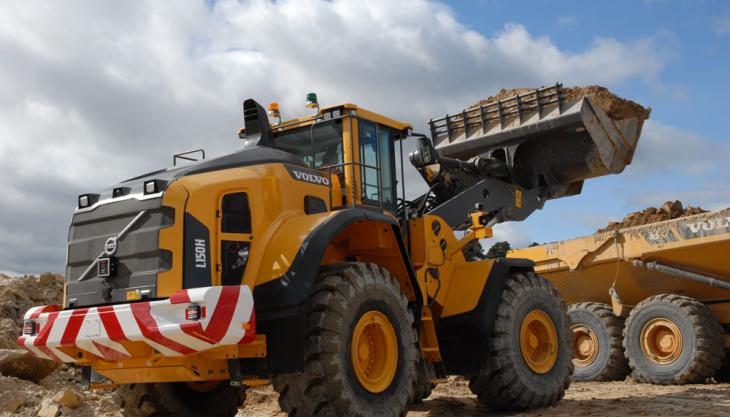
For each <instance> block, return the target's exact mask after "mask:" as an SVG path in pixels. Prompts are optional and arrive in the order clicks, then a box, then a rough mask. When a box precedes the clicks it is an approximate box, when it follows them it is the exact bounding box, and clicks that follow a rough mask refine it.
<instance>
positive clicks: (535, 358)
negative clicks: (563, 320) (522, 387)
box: [520, 310, 558, 374]
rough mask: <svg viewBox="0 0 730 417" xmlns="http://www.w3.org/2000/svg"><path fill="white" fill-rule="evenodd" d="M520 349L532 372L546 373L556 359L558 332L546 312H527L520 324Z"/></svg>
mask: <svg viewBox="0 0 730 417" xmlns="http://www.w3.org/2000/svg"><path fill="white" fill-rule="evenodd" d="M520 350H521V351H522V358H523V359H524V360H525V362H526V363H527V366H528V367H529V368H530V369H531V370H532V371H533V372H536V373H538V374H546V373H548V372H550V370H551V369H552V368H553V366H554V365H555V362H556V361H557V359H558V332H557V330H555V324H554V323H553V321H552V319H551V318H550V316H548V315H547V313H545V312H544V311H541V310H532V311H530V312H529V313H527V315H526V316H525V318H524V319H523V320H522V324H521V325H520Z"/></svg>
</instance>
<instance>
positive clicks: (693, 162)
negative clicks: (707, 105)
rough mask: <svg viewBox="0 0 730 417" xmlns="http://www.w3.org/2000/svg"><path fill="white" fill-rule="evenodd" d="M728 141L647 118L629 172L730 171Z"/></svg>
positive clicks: (696, 174) (693, 173)
mask: <svg viewBox="0 0 730 417" xmlns="http://www.w3.org/2000/svg"><path fill="white" fill-rule="evenodd" d="M729 153H730V145H729V144H728V143H727V142H715V141H712V140H709V139H707V138H705V137H702V136H700V135H699V134H697V133H696V132H691V131H686V130H682V129H678V128H675V127H672V126H668V125H666V124H663V123H660V122H655V121H653V120H647V121H646V123H645V124H644V130H643V134H642V136H641V139H640V140H639V144H638V147H637V150H636V154H635V156H634V160H633V162H632V163H631V166H630V168H628V169H627V173H628V174H629V175H632V176H646V175H656V176H661V175H667V174H673V173H674V174H676V173H681V174H683V175H686V176H690V177H699V176H703V175H705V174H708V173H715V174H718V173H720V172H724V173H726V174H725V175H727V174H728V173H730V170H728V166H727V164H726V162H725V160H724V159H725V158H724V156H726V155H728V154H729Z"/></svg>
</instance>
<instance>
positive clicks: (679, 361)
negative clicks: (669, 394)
mask: <svg viewBox="0 0 730 417" xmlns="http://www.w3.org/2000/svg"><path fill="white" fill-rule="evenodd" d="M728 253H730V209H725V210H720V211H715V212H707V213H702V214H697V215H693V216H688V217H680V218H676V219H672V220H666V221H661V222H657V223H652V224H646V225H641V226H634V227H628V228H623V229H618V230H615V231H609V232H604V233H597V234H595V235H591V236H585V237H579V238H576V239H571V240H565V241H560V242H553V243H548V244H544V245H539V246H534V247H530V248H525V249H519V250H513V251H510V252H509V254H508V256H509V257H519V258H523V257H524V258H528V259H532V260H534V261H535V269H536V271H538V272H539V273H540V274H541V275H543V276H545V277H546V278H547V279H549V280H550V281H551V282H552V283H553V284H554V285H555V286H556V287H557V288H558V289H559V291H560V293H561V295H562V297H563V298H564V299H565V301H566V302H567V303H569V304H571V308H572V309H573V310H572V312H571V314H572V318H573V321H574V327H573V330H574V333H575V335H576V340H578V342H576V346H575V348H576V357H577V359H576V375H577V376H578V378H579V380H606V379H620V378H622V377H623V376H625V374H626V373H625V371H622V369H621V368H622V366H621V365H617V364H618V363H621V362H622V361H624V360H625V359H628V361H629V364H630V365H631V369H632V370H633V374H634V377H635V378H636V379H637V380H639V381H643V382H654V383H663V384H667V383H687V382H703V381H704V379H705V378H709V377H712V376H713V375H714V377H715V378H716V379H718V380H723V381H724V380H727V378H728V375H729V371H730V367H729V365H728V363H730V362H729V361H728V359H730V264H728V262H727V254H728ZM673 309H674V310H676V311H675V312H674V313H671V311H673ZM611 310H612V312H611ZM614 316H615V318H612V317H614ZM647 317H648V318H647ZM651 317H653V319H651V320H649V318H651ZM692 317H695V318H692ZM696 317H700V318H696ZM624 319H626V328H625V329H624ZM641 320H646V321H645V322H642V321H641ZM652 320H653V321H652ZM683 320H685V321H686V323H685V324H686V325H685V326H684V327H683V326H681V325H679V324H678V323H680V322H682V321H683ZM692 323H694V324H692ZM652 326H653V327H652ZM703 326H709V328H707V329H706V328H704V327H703ZM708 329H710V330H708ZM708 332H709V334H710V335H711V336H703V334H708ZM611 335H613V336H611ZM705 337H709V338H710V340H704V338H705ZM612 338H613V339H612ZM612 340H613V341H612ZM700 340H702V342H700ZM616 343H620V345H618V347H617V345H616ZM663 343H664V344H663ZM621 344H622V345H621ZM611 345H613V346H611ZM621 346H622V347H621ZM703 346H708V348H707V349H708V350H707V351H706V350H704V349H705V348H704V347H703ZM639 347H641V349H639ZM662 349H664V350H662ZM693 349H694V350H693ZM690 351H691V352H694V353H687V352H690ZM599 352H607V353H606V354H608V352H611V355H613V358H610V357H605V356H604V357H602V356H601V355H600V354H599ZM723 352H724V353H723ZM683 355H684V356H683ZM723 357H725V359H724V360H723ZM623 366H624V367H625V365H623ZM625 369H626V370H628V367H625ZM683 369H684V370H687V369H693V370H692V371H691V372H685V371H683ZM581 378H583V379H581Z"/></svg>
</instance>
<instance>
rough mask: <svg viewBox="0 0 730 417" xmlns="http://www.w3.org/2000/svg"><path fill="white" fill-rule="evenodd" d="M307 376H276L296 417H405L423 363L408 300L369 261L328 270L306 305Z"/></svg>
mask: <svg viewBox="0 0 730 417" xmlns="http://www.w3.org/2000/svg"><path fill="white" fill-rule="evenodd" d="M303 314H304V315H305V316H306V319H305V322H306V324H305V326H306V327H305V334H306V335H307V340H306V348H305V370H304V372H301V373H291V374H282V375H275V376H274V377H273V379H272V382H273V385H274V389H275V390H276V391H277V392H278V393H279V405H280V406H281V409H282V410H283V411H284V412H286V413H287V414H288V415H289V416H292V417H293V416H296V417H304V416H310V417H320V416H349V417H376V416H378V417H398V416H400V415H402V414H404V413H405V410H406V407H407V406H408V404H409V403H410V402H411V401H412V400H413V391H414V385H415V380H416V364H417V362H418V360H419V355H418V345H417V340H416V331H415V329H414V325H413V322H414V319H413V314H412V312H411V311H410V310H409V309H408V299H407V298H406V297H405V295H404V294H403V293H402V292H401V290H400V286H399V285H398V283H397V282H396V281H395V280H394V279H393V278H391V276H390V274H389V273H388V271H387V270H385V269H383V268H381V267H379V266H377V265H375V264H368V263H344V264H337V265H331V266H327V267H325V268H323V269H322V270H321V272H320V275H319V276H318V277H317V280H316V282H315V285H314V288H313V290H312V293H311V294H310V297H309V300H308V301H307V302H306V304H305V306H304V311H303Z"/></svg>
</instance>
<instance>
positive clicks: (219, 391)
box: [114, 381, 246, 417]
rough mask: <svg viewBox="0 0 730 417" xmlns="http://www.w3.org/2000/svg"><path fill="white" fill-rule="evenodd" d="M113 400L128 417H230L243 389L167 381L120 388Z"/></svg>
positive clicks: (224, 383) (242, 396) (240, 402)
mask: <svg viewBox="0 0 730 417" xmlns="http://www.w3.org/2000/svg"><path fill="white" fill-rule="evenodd" d="M114 395H115V400H116V402H117V404H119V406H120V407H121V408H122V410H123V414H124V415H125V416H128V417H167V416H170V417H200V416H211V417H233V416H235V415H236V414H237V413H238V408H239V407H241V406H242V405H243V402H244V401H245V399H246V392H245V390H244V388H243V387H232V386H231V385H230V384H229V383H228V381H221V382H220V383H218V384H217V385H213V386H211V385H206V383H201V384H199V385H195V383H190V384H188V383H185V382H171V383H155V384H129V385H121V386H119V388H117V390H116V392H115V394H114Z"/></svg>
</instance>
